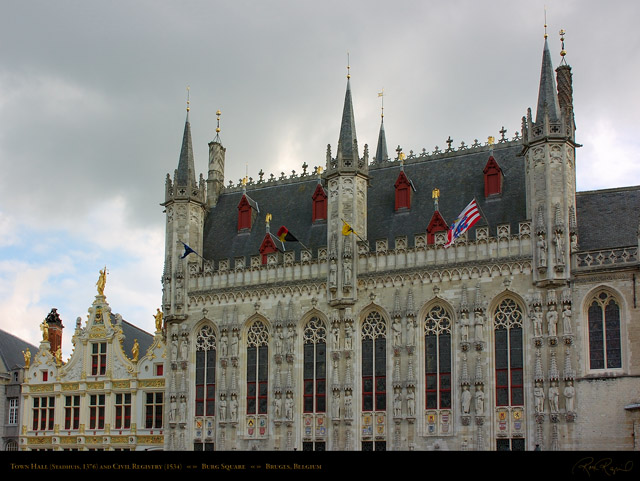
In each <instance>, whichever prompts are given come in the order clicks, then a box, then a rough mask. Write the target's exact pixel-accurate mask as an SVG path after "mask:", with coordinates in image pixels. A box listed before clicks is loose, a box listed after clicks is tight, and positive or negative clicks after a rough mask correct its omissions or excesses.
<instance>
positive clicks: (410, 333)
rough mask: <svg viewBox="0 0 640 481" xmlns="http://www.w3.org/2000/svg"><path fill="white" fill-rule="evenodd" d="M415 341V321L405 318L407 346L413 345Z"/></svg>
mask: <svg viewBox="0 0 640 481" xmlns="http://www.w3.org/2000/svg"><path fill="white" fill-rule="evenodd" d="M415 343H416V321H415V320H414V319H407V346H413V345H415Z"/></svg>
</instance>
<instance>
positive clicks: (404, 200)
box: [394, 170, 413, 211]
mask: <svg viewBox="0 0 640 481" xmlns="http://www.w3.org/2000/svg"><path fill="white" fill-rule="evenodd" d="M394 185H395V188H396V211H398V210H401V209H410V208H411V191H412V190H413V188H412V186H411V181H410V180H409V179H408V178H407V175H406V174H405V173H404V171H403V170H401V171H400V175H398V179H397V180H396V183H395V184H394Z"/></svg>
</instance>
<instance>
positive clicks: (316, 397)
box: [25, 37, 640, 451]
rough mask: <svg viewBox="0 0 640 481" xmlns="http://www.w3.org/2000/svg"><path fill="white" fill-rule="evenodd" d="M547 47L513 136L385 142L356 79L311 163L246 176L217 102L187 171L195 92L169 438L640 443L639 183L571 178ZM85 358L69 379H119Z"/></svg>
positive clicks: (180, 204)
mask: <svg viewBox="0 0 640 481" xmlns="http://www.w3.org/2000/svg"><path fill="white" fill-rule="evenodd" d="M560 59H561V62H559V63H560V65H559V67H558V68H557V69H555V70H554V68H553V66H552V56H551V53H550V50H549V47H548V40H547V39H546V37H545V41H544V47H543V52H542V66H541V74H540V84H539V90H538V92H535V91H532V92H531V98H532V101H535V100H536V94H537V103H536V104H535V105H534V108H533V109H531V108H530V109H528V110H527V106H522V109H523V114H524V116H523V118H522V129H521V131H519V132H517V133H516V134H515V136H513V137H507V136H506V135H505V134H506V132H504V129H503V131H502V132H501V136H499V137H497V138H496V139H495V140H490V141H489V142H487V143H480V142H478V141H476V142H475V143H474V144H470V145H466V144H464V143H462V144H461V145H460V146H459V147H455V146H453V142H452V141H451V140H449V141H448V142H447V148H445V149H442V150H441V149H437V148H436V150H435V151H433V152H427V151H426V150H423V151H422V152H420V153H418V152H413V151H411V152H409V153H405V152H403V151H402V149H400V148H398V150H397V152H396V154H394V155H395V158H390V157H389V155H388V152H387V145H386V138H385V130H384V124H381V127H380V133H379V139H378V142H377V146H376V152H375V154H374V153H370V152H369V148H368V146H367V145H359V143H358V137H357V135H356V123H355V112H354V111H353V104H352V94H353V92H355V89H352V85H351V82H352V79H350V78H348V79H347V85H346V95H345V99H344V110H343V112H342V120H341V123H340V133H339V138H338V142H337V147H336V148H332V147H331V146H328V147H327V151H326V162H324V164H323V165H322V166H321V167H322V168H318V167H316V168H310V167H309V166H308V165H307V163H306V162H305V164H304V165H303V166H302V171H298V172H297V173H296V172H293V173H292V174H291V175H285V174H282V175H281V176H279V177H277V178H276V177H274V176H273V175H272V176H271V178H265V177H264V175H263V173H262V171H260V174H259V177H258V178H256V179H249V178H246V179H244V180H243V181H242V182H241V183H240V184H238V185H234V183H233V182H229V183H228V184H227V185H225V176H224V171H225V157H226V148H225V147H224V146H223V145H222V141H221V138H220V128H219V122H218V129H217V133H216V135H215V138H214V140H212V141H211V142H210V143H209V162H208V173H206V177H205V175H202V174H200V175H199V178H197V177H196V167H195V162H194V157H193V149H192V139H191V130H190V122H189V117H188V112H187V120H186V124H185V129H184V137H183V141H182V151H181V154H180V157H179V161H178V167H177V169H176V171H175V174H174V175H173V176H170V175H167V180H166V186H165V200H164V203H163V207H164V209H165V212H166V259H165V266H164V273H163V301H162V302H163V306H162V309H163V312H164V315H165V320H166V336H167V339H166V342H167V356H168V359H167V363H166V369H165V376H166V385H165V391H164V392H165V409H167V416H166V422H165V430H164V440H165V445H164V448H165V449H168V450H253V449H256V450H294V449H297V450H341V451H342V450H345V451H349V450H354V451H356V450H435V449H441V450H534V449H540V450H584V449H616V450H631V449H638V445H637V443H638V441H637V439H638V436H637V433H638V430H639V422H640V414H639V413H638V410H637V408H638V401H640V389H639V386H640V380H639V378H638V376H639V375H640V363H639V361H638V357H639V354H640V345H639V336H640V325H639V317H640V310H639V308H638V301H637V298H638V279H637V277H638V273H639V270H638V266H639V264H638V225H639V212H640V210H639V209H638V206H639V205H640V187H622V188H618V189H608V190H601V191H592V192H576V169H577V168H579V160H578V158H577V156H576V153H577V152H578V151H579V147H580V145H578V143H577V142H576V137H575V129H576V124H575V121H574V105H573V93H572V73H571V68H570V67H569V66H568V65H567V64H566V61H565V58H564V52H563V55H562V56H561V57H560ZM534 61H535V62H537V61H538V60H536V59H532V62H534ZM585 101H587V102H588V99H587V100H585ZM578 110H579V109H578ZM336 114H337V115H336V121H338V113H336ZM219 118H220V117H218V120H219ZM585 140H586V141H589V139H585ZM416 141H420V139H416ZM603 160H606V161H607V162H613V161H614V160H615V159H603ZM473 199H475V200H476V202H477V205H478V206H479V210H480V213H481V219H480V221H479V222H478V223H477V224H475V225H474V226H473V227H472V228H471V229H469V230H468V231H467V232H465V233H464V234H463V235H462V236H461V237H460V238H458V239H457V240H456V241H455V243H454V244H453V245H452V246H450V247H448V248H445V247H444V244H445V241H446V238H447V230H448V229H449V227H450V226H451V225H452V224H453V223H454V221H455V219H456V217H457V216H458V214H459V213H460V212H461V211H462V210H463V209H464V208H465V206H467V205H468V204H469V202H470V201H472V200H473ZM97 307H98V306H96V308H97ZM92 319H93V318H92ZM91 325H93V324H91ZM105 327H106V326H105ZM90 329H91V327H88V328H87V329H86V331H87V332H89V330H90ZM87 342H88V341H87ZM83 345H84V344H83ZM88 345H93V342H90V343H88ZM107 345H109V344H108V343H107ZM83 352H85V354H84V355H83V356H82V357H80V359H83V360H84V361H83V362H84V364H83V366H85V367H84V368H83V369H84V370H86V369H88V368H89V365H90V361H88V359H89V358H88V357H87V356H89V353H88V351H83ZM46 356H49V354H46ZM47 359H48V357H47ZM120 360H121V362H122V363H123V366H129V367H128V369H131V370H133V371H134V372H136V373H137V377H136V378H135V380H132V381H131V383H132V385H131V388H132V390H134V391H135V389H134V388H133V384H135V387H136V388H137V392H138V393H139V392H140V391H141V390H142V391H144V389H141V383H143V379H144V382H151V381H152V380H153V379H154V378H153V377H152V376H150V377H146V374H147V371H144V374H145V376H143V372H142V370H140V369H139V366H140V363H138V364H135V363H133V362H131V361H128V360H126V359H125V358H124V357H121V358H120ZM145 362H147V363H149V364H153V361H151V359H149V360H148V361H145ZM48 363H49V364H47V365H48V366H51V367H49V370H50V371H51V372H52V373H54V375H53V376H51V377H52V378H54V377H56V376H59V374H56V373H58V372H61V373H63V372H66V371H68V370H69V369H71V367H72V366H78V367H75V368H74V369H75V370H76V371H77V373H78V375H79V374H80V373H81V372H84V370H83V369H80V367H79V364H80V360H78V361H75V360H74V361H73V363H71V362H70V367H69V368H66V367H65V368H60V367H56V366H55V362H54V361H53V359H51V360H49V361H48ZM40 373H41V369H39V367H36V366H34V367H33V368H32V370H31V376H32V380H30V385H29V386H28V390H27V395H28V396H29V397H30V398H33V399H34V400H35V399H37V397H36V394H35V392H34V388H35V387H36V384H35V380H36V378H37V377H38V375H39V374H40ZM85 376H86V378H84V381H80V382H79V384H78V385H77V386H78V387H77V389H78V393H80V392H82V393H83V394H84V392H85V391H84V390H85V389H86V393H87V394H86V395H85V396H90V395H92V392H93V391H100V392H103V391H105V392H109V393H112V394H111V395H112V396H113V393H116V392H117V391H118V389H116V386H114V385H113V382H115V381H111V383H109V382H107V381H106V380H105V381H104V386H103V384H102V382H103V381H102V380H101V379H99V378H94V377H93V376H89V375H88V373H86V374H85ZM74 382H78V381H74ZM96 383H98V386H96V385H95V384H96ZM37 386H38V387H39V388H40V389H45V388H46V387H47V383H46V382H45V383H42V382H40V381H39V380H38V384H37ZM56 386H57V384H56ZM127 387H129V385H127ZM64 391H65V392H66V391H67V389H65V390H64ZM52 392H55V391H52ZM38 395H42V393H41V392H38ZM62 402H64V400H62ZM138 403H140V404H143V401H138ZM89 405H90V403H89ZM136 406H137V407H138V406H139V404H136ZM63 422H64V420H63V419H62V418H61V419H59V420H58V421H57V423H58V424H60V423H63ZM85 422H86V421H85ZM139 422H140V421H138V423H139ZM33 423H35V420H32V419H29V421H28V423H27V427H28V428H29V430H30V431H29V436H28V437H26V438H25V439H27V440H28V439H34V438H35V435H36V434H40V431H37V430H36V432H32V431H31V429H32V424H33ZM113 423H114V421H111V422H110V424H111V433H112V434H113V433H114V432H115V431H116V429H115V427H114V424H113ZM34 427H35V425H34ZM84 429H85V432H86V433H87V435H88V434H89V433H93V431H92V430H90V429H89V428H88V427H87V426H85V427H84ZM60 431H61V432H60V434H56V435H57V436H58V437H59V438H60V440H62V439H63V438H64V437H63V436H62V429H60ZM137 431H138V435H139V436H140V435H141V434H142V433H141V431H142V429H141V425H140V424H138V426H137ZM147 433H148V432H147V431H145V434H147ZM634 434H635V437H634Z"/></svg>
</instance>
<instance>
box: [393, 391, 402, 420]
mask: <svg viewBox="0 0 640 481" xmlns="http://www.w3.org/2000/svg"><path fill="white" fill-rule="evenodd" d="M393 415H394V416H395V417H397V418H399V417H400V416H402V395H401V394H400V391H396V392H395V394H394V395H393Z"/></svg>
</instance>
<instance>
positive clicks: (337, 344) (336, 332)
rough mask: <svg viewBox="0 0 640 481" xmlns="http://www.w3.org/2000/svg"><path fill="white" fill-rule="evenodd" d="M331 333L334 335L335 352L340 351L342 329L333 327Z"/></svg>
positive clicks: (332, 337)
mask: <svg viewBox="0 0 640 481" xmlns="http://www.w3.org/2000/svg"><path fill="white" fill-rule="evenodd" d="M331 333H332V336H331V339H332V345H333V350H334V351H337V350H339V349H340V328H339V327H338V326H333V329H332V330H331Z"/></svg>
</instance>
